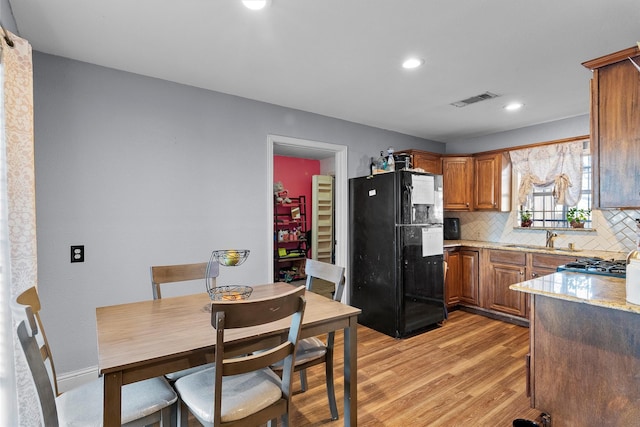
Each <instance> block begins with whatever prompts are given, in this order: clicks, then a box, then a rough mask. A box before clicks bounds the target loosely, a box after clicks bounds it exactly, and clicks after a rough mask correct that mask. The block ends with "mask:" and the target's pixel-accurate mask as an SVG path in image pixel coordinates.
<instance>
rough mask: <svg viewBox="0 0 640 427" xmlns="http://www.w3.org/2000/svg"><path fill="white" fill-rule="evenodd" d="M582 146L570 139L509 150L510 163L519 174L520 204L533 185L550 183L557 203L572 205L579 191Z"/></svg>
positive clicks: (547, 185) (538, 185)
mask: <svg viewBox="0 0 640 427" xmlns="http://www.w3.org/2000/svg"><path fill="white" fill-rule="evenodd" d="M582 145H583V141H572V142H565V143H560V144H552V145H544V146H540V147H532V148H524V149H522V150H514V151H511V152H510V156H511V163H512V165H513V168H514V170H515V171H516V172H518V173H520V176H521V178H520V188H519V189H518V200H519V202H520V204H521V205H526V203H527V197H528V196H529V195H530V194H531V193H532V192H533V188H534V186H537V187H550V186H553V196H554V199H555V202H556V203H557V204H560V205H565V206H575V205H576V204H577V203H578V201H579V200H580V194H581V191H582Z"/></svg>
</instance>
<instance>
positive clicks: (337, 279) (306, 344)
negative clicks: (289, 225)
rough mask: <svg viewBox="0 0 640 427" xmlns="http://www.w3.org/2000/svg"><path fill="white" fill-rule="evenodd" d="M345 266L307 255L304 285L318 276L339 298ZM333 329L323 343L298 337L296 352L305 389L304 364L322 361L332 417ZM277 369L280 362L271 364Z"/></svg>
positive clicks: (335, 414) (335, 416) (309, 287)
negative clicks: (305, 281) (317, 259)
mask: <svg viewBox="0 0 640 427" xmlns="http://www.w3.org/2000/svg"><path fill="white" fill-rule="evenodd" d="M344 270H345V269H344V267H340V266H337V265H333V264H328V263H326V262H321V261H316V260H313V259H307V260H306V264H305V274H306V275H307V283H306V288H307V290H308V291H313V284H314V282H315V281H317V280H318V279H321V280H324V281H327V282H330V283H332V284H333V285H334V291H333V300H334V301H340V300H342V294H343V292H344V283H345V277H344ZM334 339H335V332H329V333H328V334H327V338H326V343H325V342H323V341H322V340H321V339H320V338H317V337H311V338H305V339H302V340H300V343H299V344H298V350H297V353H296V364H295V372H299V373H300V388H301V390H302V391H306V390H307V387H308V385H307V368H310V367H312V366H315V365H320V364H322V363H324V365H325V381H326V383H327V398H328V400H329V410H330V411H331V419H332V420H337V419H338V407H337V405H336V393H335V386H334V382H333V342H334ZM272 368H273V369H274V370H275V371H276V372H279V371H280V370H281V369H282V365H281V364H276V365H274V366H273V367H272Z"/></svg>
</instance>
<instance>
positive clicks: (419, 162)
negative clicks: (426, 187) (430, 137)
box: [412, 151, 442, 175]
mask: <svg viewBox="0 0 640 427" xmlns="http://www.w3.org/2000/svg"><path fill="white" fill-rule="evenodd" d="M412 154H413V167H414V168H422V169H424V171H425V172H429V173H434V174H437V175H442V160H441V158H440V156H439V155H437V154H434V153H429V152H426V151H424V152H420V151H414V152H413V153H412Z"/></svg>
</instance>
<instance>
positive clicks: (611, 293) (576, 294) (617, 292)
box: [509, 271, 640, 314]
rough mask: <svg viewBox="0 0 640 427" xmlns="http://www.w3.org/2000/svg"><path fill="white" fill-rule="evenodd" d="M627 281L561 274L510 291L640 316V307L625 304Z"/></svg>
mask: <svg viewBox="0 0 640 427" xmlns="http://www.w3.org/2000/svg"><path fill="white" fill-rule="evenodd" d="M625 283H626V282H625V279H621V278H617V277H609V276H601V275H597V274H583V273H574V272H568V271H561V272H557V273H553V274H549V275H546V276H541V277H537V278H535V279H532V280H527V281H526V282H521V283H516V284H514V285H511V286H509V289H513V290H515V291H520V292H525V293H529V294H534V295H543V296H546V297H551V298H556V299H561V300H565V301H573V302H577V303H582V304H589V305H594V306H599V307H605V308H611V309H614V310H621V311H628V312H631V313H636V314H640V305H636V304H631V303H629V302H627V300H626V287H625Z"/></svg>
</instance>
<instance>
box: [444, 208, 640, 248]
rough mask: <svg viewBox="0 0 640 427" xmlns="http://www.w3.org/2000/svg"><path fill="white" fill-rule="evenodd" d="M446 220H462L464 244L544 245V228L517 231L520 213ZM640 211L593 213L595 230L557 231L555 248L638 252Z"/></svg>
mask: <svg viewBox="0 0 640 427" xmlns="http://www.w3.org/2000/svg"><path fill="white" fill-rule="evenodd" d="M445 216H446V217H457V218H460V232H461V238H462V239H463V240H480V241H486V242H496V243H522V244H527V245H543V246H544V244H545V239H546V233H545V229H543V228H531V229H524V228H514V227H516V225H517V212H504V213H503V212H445ZM636 218H640V211H638V210H624V211H622V210H593V212H592V215H591V219H592V228H593V229H592V230H590V231H577V230H575V229H567V231H566V232H564V231H563V230H557V229H556V230H554V233H557V234H558V237H557V238H556V240H555V245H556V247H565V248H566V247H567V246H568V245H569V243H574V244H575V246H576V248H578V249H592V250H601V251H613V252H621V253H625V254H626V253H628V252H629V251H632V250H634V249H635V248H636V241H637V239H638V229H637V226H636V221H635V219H636Z"/></svg>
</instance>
